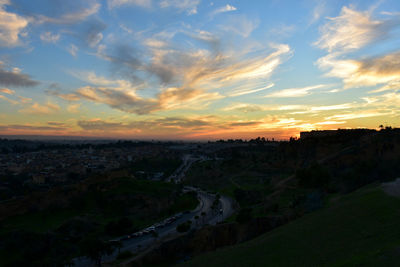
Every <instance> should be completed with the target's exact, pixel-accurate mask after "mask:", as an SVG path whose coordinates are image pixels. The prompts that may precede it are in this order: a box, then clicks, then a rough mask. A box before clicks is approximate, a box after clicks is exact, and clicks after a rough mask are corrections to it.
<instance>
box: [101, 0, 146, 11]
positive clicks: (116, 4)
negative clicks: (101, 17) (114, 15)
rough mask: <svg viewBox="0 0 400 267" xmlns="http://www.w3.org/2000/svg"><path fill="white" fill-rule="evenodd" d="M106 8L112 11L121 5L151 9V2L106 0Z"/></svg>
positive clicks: (144, 0) (143, 0) (141, 0)
mask: <svg viewBox="0 0 400 267" xmlns="http://www.w3.org/2000/svg"><path fill="white" fill-rule="evenodd" d="M107 3H108V8H110V9H113V8H116V7H120V6H123V5H135V6H141V7H151V0H108V1H107Z"/></svg>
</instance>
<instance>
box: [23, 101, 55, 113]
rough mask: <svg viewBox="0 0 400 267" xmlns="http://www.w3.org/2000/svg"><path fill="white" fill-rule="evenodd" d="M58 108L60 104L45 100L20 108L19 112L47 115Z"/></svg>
mask: <svg viewBox="0 0 400 267" xmlns="http://www.w3.org/2000/svg"><path fill="white" fill-rule="evenodd" d="M59 110H60V106H58V105H57V104H54V103H51V102H47V103H46V104H43V105H41V104H39V103H34V104H33V105H31V106H28V107H26V108H23V109H21V110H20V111H19V112H21V113H27V114H37V115H47V114H52V113H55V112H57V111H59Z"/></svg>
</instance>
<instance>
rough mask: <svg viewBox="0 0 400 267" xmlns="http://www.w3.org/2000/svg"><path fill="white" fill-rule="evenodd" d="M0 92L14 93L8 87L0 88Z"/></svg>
mask: <svg viewBox="0 0 400 267" xmlns="http://www.w3.org/2000/svg"><path fill="white" fill-rule="evenodd" d="M0 93H4V94H8V95H13V94H15V91H14V90H11V89H8V88H0Z"/></svg>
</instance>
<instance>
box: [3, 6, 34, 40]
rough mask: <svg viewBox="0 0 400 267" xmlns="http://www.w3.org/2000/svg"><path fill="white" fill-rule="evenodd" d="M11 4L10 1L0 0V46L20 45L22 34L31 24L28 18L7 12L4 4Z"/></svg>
mask: <svg viewBox="0 0 400 267" xmlns="http://www.w3.org/2000/svg"><path fill="white" fill-rule="evenodd" d="M9 4H10V2H9V1H1V2H0V47H1V46H3V47H15V46H18V45H20V44H21V42H20V36H21V35H22V34H23V33H24V32H23V31H24V29H25V28H26V27H27V26H28V24H29V21H28V19H26V18H24V17H21V16H19V15H17V14H14V13H11V12H7V11H6V10H5V7H4V6H5V5H9Z"/></svg>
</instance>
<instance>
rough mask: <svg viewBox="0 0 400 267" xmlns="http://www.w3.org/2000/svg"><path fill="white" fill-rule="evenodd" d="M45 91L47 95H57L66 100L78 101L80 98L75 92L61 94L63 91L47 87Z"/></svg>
mask: <svg viewBox="0 0 400 267" xmlns="http://www.w3.org/2000/svg"><path fill="white" fill-rule="evenodd" d="M45 92H46V94H48V95H52V96H57V97H59V98H61V99H64V100H67V101H78V100H80V97H79V96H78V95H77V94H75V93H69V94H63V93H60V92H59V91H57V90H53V89H48V90H46V91H45Z"/></svg>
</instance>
